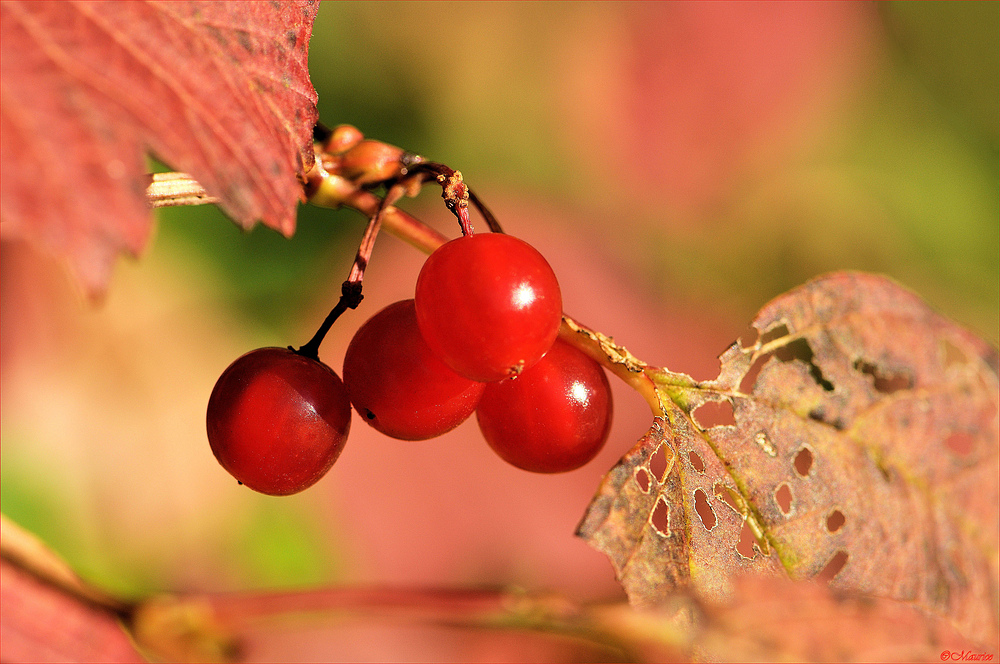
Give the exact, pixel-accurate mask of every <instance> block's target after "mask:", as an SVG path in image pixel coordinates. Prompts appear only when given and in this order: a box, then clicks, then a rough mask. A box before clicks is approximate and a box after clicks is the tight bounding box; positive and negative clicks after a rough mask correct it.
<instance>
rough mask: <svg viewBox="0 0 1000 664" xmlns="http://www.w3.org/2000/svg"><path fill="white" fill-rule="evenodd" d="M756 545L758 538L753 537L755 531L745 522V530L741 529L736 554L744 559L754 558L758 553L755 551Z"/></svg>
mask: <svg viewBox="0 0 1000 664" xmlns="http://www.w3.org/2000/svg"><path fill="white" fill-rule="evenodd" d="M756 543H757V538H756V537H754V535H753V529H752V528H750V524H749V523H747V522H746V521H744V522H743V528H742V529H740V540H739V542H737V543H736V553H738V554H740V555H741V556H743V557H744V558H753V557H754V556H756V555H757V552H756V551H755V550H754V545H755V544H756Z"/></svg>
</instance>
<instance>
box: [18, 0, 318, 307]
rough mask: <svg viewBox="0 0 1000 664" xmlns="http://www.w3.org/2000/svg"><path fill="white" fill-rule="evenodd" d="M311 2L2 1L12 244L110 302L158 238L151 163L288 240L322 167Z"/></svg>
mask: <svg viewBox="0 0 1000 664" xmlns="http://www.w3.org/2000/svg"><path fill="white" fill-rule="evenodd" d="M317 8H318V4H317V3H315V2H281V3H263V2H260V3H258V2H180V3H170V2H168V3H159V2H138V1H129V2H114V3H108V2H75V3H67V2H44V3H32V2H15V1H11V2H4V3H2V5H0V17H2V20H0V26H2V33H0V37H2V39H0V43H2V45H3V46H2V47H3V53H2V61H0V62H2V90H3V102H2V113H0V132H2V135H3V143H2V148H0V163H2V166H3V178H2V189H0V200H2V204H0V205H2V207H0V218H2V222H3V231H4V234H5V235H6V234H7V233H12V234H16V235H18V236H22V237H25V238H28V239H29V240H32V241H34V242H36V243H38V244H40V245H43V246H45V247H46V248H47V249H48V250H50V251H52V252H54V253H55V254H57V255H61V256H65V257H67V258H68V259H69V261H70V263H71V265H72V267H73V269H74V271H75V272H76V274H77V275H78V276H79V278H80V279H81V281H82V283H83V284H84V286H85V288H86V289H87V290H88V291H90V292H91V293H100V292H101V291H102V290H103V289H104V288H105V286H106V284H107V281H108V278H109V276H110V273H111V269H112V267H113V263H114V260H115V258H116V256H117V255H118V254H119V253H121V252H124V253H128V254H132V255H135V254H137V253H138V252H139V251H141V249H142V248H143V247H144V245H145V243H146V241H147V239H148V237H149V233H150V226H151V216H150V212H149V209H148V206H147V204H146V200H145V190H146V186H147V184H148V183H149V179H148V176H147V174H146V171H147V169H146V165H145V162H144V153H145V152H146V151H147V150H148V151H150V152H152V153H153V154H154V155H155V156H156V157H157V158H159V159H160V160H162V161H164V162H165V163H167V164H169V165H170V166H171V167H172V168H174V169H176V170H180V171H186V172H188V173H190V174H191V175H193V176H194V177H195V179H197V180H198V181H199V182H200V183H201V184H202V185H204V187H205V188H206V190H207V191H208V193H209V194H210V195H212V196H216V197H218V198H219V199H220V203H219V205H220V206H221V207H222V209H223V210H224V211H225V212H226V213H227V214H228V215H230V216H231V217H232V218H233V219H234V220H235V221H236V222H237V223H239V224H240V225H242V226H244V227H249V226H251V225H252V224H253V223H254V222H255V221H257V220H262V221H263V223H265V224H267V225H268V226H270V227H272V228H275V229H278V230H280V231H281V232H282V233H285V234H286V235H290V234H291V233H292V232H294V229H295V210H296V205H297V203H298V202H299V201H300V200H301V199H302V187H301V183H300V181H299V176H300V175H301V174H302V173H303V172H304V170H305V169H307V168H308V167H310V166H311V164H312V159H313V155H312V148H311V131H312V127H313V125H314V124H315V122H316V119H317V110H316V99H317V97H316V92H315V90H314V89H313V86H312V83H311V82H310V79H309V71H308V68H307V59H308V43H309V38H310V35H311V32H312V23H313V19H314V17H315V14H316V11H317Z"/></svg>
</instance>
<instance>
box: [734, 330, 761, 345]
mask: <svg viewBox="0 0 1000 664" xmlns="http://www.w3.org/2000/svg"><path fill="white" fill-rule="evenodd" d="M759 338H760V332H758V331H757V328H756V327H754V326H753V325H750V326H749V327H747V329H746V330H744V331H743V334H741V335H740V338H739V339H737V343H739V345H740V348H742V349H744V350H746V349H747V348H753V347H754V346H756V345H757V340H758V339H759Z"/></svg>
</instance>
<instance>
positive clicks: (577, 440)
mask: <svg viewBox="0 0 1000 664" xmlns="http://www.w3.org/2000/svg"><path fill="white" fill-rule="evenodd" d="M476 418H477V419H478V420H479V429H480V430H481V431H482V433H483V437H484V438H485V439H486V442H487V443H489V445H490V447H492V448H493V450H494V451H495V452H496V453H497V454H499V455H500V456H501V457H502V458H503V459H504V460H505V461H507V462H508V463H510V464H513V465H515V466H517V467H518V468H522V469H524V470H530V471H532V472H536V473H562V472H566V471H569V470H575V469H577V468H579V467H581V466H583V465H584V464H585V463H587V462H588V461H590V460H591V459H593V458H594V457H595V456H597V453H598V452H600V451H601V448H602V447H604V443H605V441H606V440H607V438H608V432H609V431H610V430H611V388H610V386H609V385H608V378H607V376H605V375H604V370H603V369H602V368H601V366H600V365H599V364H598V363H597V362H595V361H594V360H592V359H591V358H589V357H587V356H586V355H585V354H583V353H582V352H581V351H579V350H577V349H576V348H574V347H573V346H571V345H569V344H568V343H566V342H564V341H562V340H557V341H556V342H555V344H554V345H553V346H552V349H551V350H550V351H549V352H548V353H546V355H545V357H543V358H542V359H541V360H540V361H539V362H538V364H536V365H535V366H533V367H531V368H530V369H528V370H526V371H525V372H524V373H523V374H521V375H520V376H518V377H517V378H512V379H510V380H503V381H500V382H498V383H490V384H489V385H487V386H486V391H485V392H484V393H483V398H482V400H481V401H480V402H479V408H478V410H477V411H476Z"/></svg>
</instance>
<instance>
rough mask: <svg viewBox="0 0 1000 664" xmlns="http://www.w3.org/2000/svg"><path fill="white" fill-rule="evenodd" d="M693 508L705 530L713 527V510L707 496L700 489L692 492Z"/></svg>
mask: <svg viewBox="0 0 1000 664" xmlns="http://www.w3.org/2000/svg"><path fill="white" fill-rule="evenodd" d="M694 509H695V511H696V512H697V513H698V518H699V519H701V525H703V526H705V528H706V529H707V530H711V529H712V528H715V524H716V519H715V510H713V509H712V506H711V505H709V504H708V496H707V495H705V492H704V491H702V490H701V489H697V490H695V492H694Z"/></svg>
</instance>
